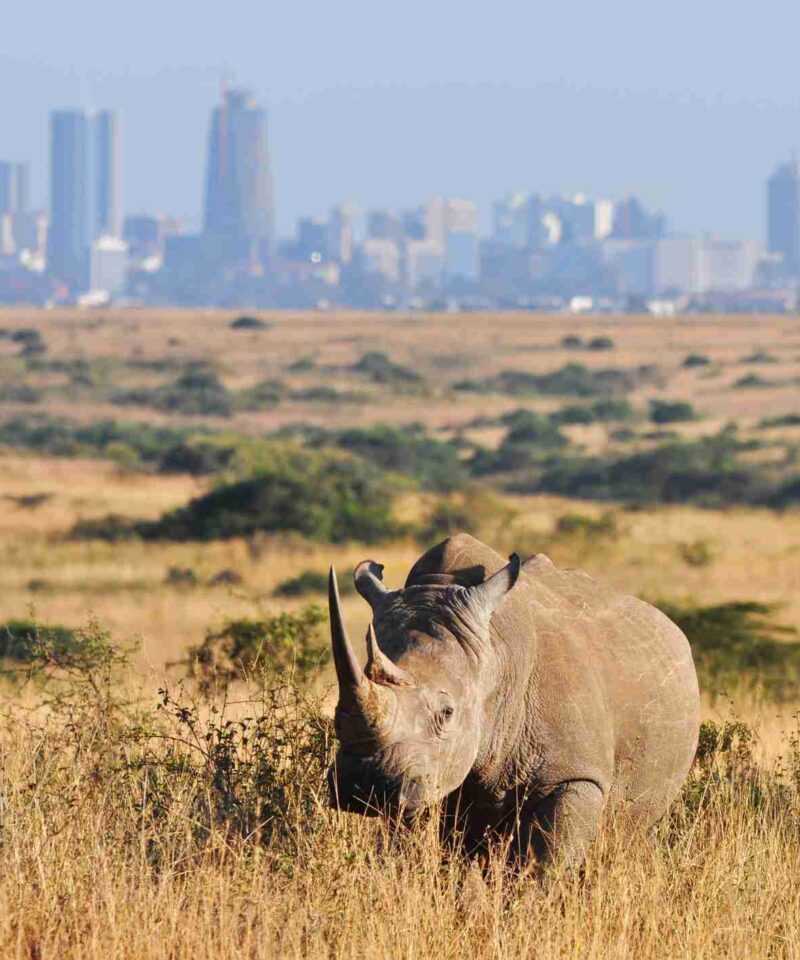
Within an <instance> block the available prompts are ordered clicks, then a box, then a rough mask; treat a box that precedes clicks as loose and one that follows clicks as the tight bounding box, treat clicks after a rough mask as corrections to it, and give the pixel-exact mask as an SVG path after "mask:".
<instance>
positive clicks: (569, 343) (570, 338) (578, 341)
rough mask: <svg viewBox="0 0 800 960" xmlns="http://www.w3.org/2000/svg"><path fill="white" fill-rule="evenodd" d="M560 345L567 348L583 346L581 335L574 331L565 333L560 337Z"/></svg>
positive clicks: (577, 348) (576, 348) (575, 348)
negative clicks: (565, 334)
mask: <svg viewBox="0 0 800 960" xmlns="http://www.w3.org/2000/svg"><path fill="white" fill-rule="evenodd" d="M561 346H562V347H565V348H566V349H567V350H580V349H581V348H582V347H583V337H578V336H576V335H575V334H574V333H570V334H567V336H566V337H562V338H561Z"/></svg>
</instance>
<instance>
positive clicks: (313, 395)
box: [289, 384, 364, 403]
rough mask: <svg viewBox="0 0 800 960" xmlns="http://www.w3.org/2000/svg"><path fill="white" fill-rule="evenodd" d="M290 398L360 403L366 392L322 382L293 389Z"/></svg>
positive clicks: (308, 400) (305, 401)
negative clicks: (301, 388) (342, 388)
mask: <svg viewBox="0 0 800 960" xmlns="http://www.w3.org/2000/svg"><path fill="white" fill-rule="evenodd" d="M289 399H290V400H295V401H297V402H298V403H360V402H361V401H362V400H363V399H364V394H363V393H357V392H356V391H354V390H339V389H337V388H336V387H331V386H329V385H325V384H321V385H320V386H317V387H307V388H305V389H304V390H292V392H291V393H290V394H289Z"/></svg>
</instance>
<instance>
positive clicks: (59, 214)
mask: <svg viewBox="0 0 800 960" xmlns="http://www.w3.org/2000/svg"><path fill="white" fill-rule="evenodd" d="M90 162H91V158H90V153H89V118H88V116H87V115H86V113H85V112H84V111H83V110H56V111H54V112H53V113H51V114H50V231H49V236H48V241H47V266H48V271H49V273H50V274H51V275H52V276H53V277H55V278H56V279H58V280H61V281H62V282H64V283H66V284H67V285H68V286H69V287H70V288H71V289H72V290H73V291H75V290H81V289H83V288H84V287H85V284H86V275H87V267H88V259H87V258H88V252H89V244H90V242H91V223H90V219H89V209H90V191H89V183H90V173H89V166H90Z"/></svg>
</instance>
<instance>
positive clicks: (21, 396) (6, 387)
mask: <svg viewBox="0 0 800 960" xmlns="http://www.w3.org/2000/svg"><path fill="white" fill-rule="evenodd" d="M42 397H43V393H42V391H41V390H40V389H39V388H38V387H33V386H31V385H30V384H27V383H13V382H11V383H9V382H6V383H0V403H39V402H40V401H41V399H42Z"/></svg>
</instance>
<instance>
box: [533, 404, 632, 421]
mask: <svg viewBox="0 0 800 960" xmlns="http://www.w3.org/2000/svg"><path fill="white" fill-rule="evenodd" d="M635 415H636V414H635V411H634V409H633V407H632V406H631V405H630V403H628V401H627V400H596V401H595V402H594V403H591V404H579V405H578V404H575V405H570V406H566V407H562V408H561V409H560V410H556V411H554V412H553V413H551V414H550V419H551V420H552V421H553V423H559V424H564V425H565V426H566V425H569V424H591V423H613V422H615V421H616V422H624V421H626V420H632V419H633V418H634V416H635Z"/></svg>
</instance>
